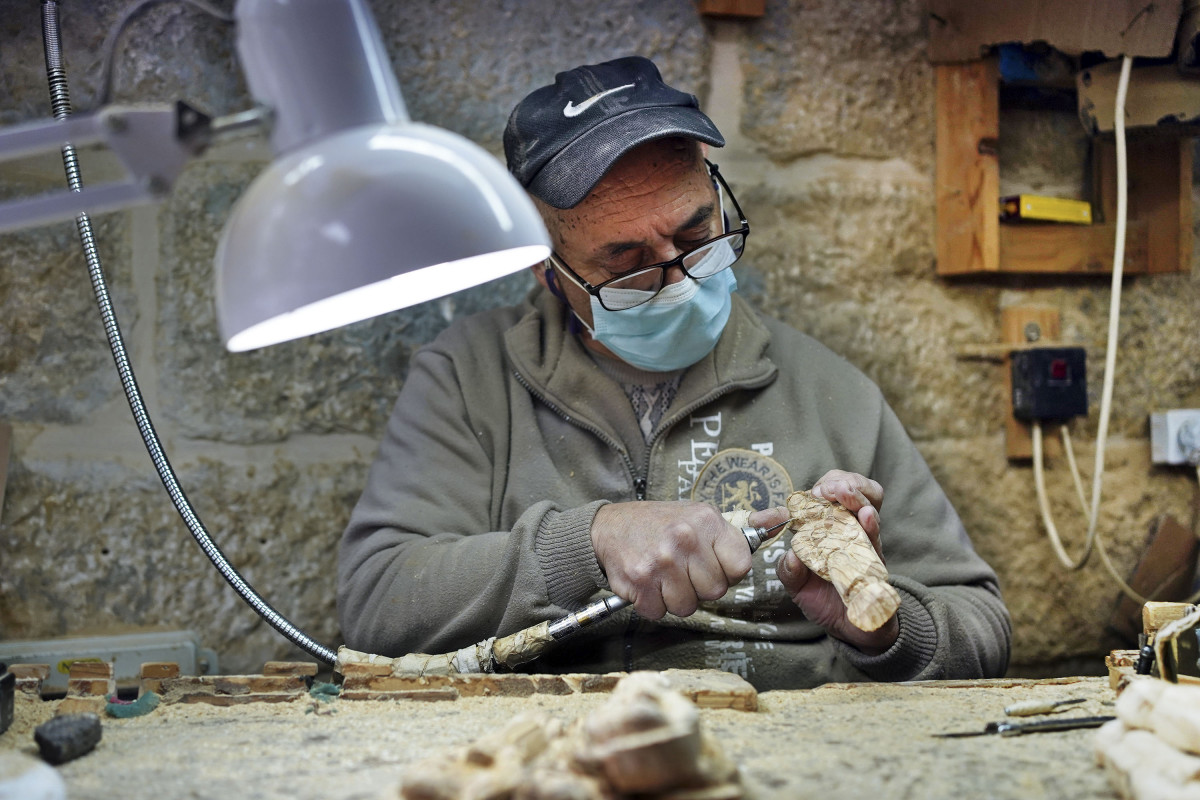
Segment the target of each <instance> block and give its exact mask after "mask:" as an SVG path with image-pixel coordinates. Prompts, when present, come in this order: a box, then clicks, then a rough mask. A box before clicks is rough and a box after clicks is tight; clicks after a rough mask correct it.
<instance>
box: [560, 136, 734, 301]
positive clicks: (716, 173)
mask: <svg viewBox="0 0 1200 800" xmlns="http://www.w3.org/2000/svg"><path fill="white" fill-rule="evenodd" d="M704 163H705V164H707V165H708V174H709V177H712V178H716V179H717V181H718V182H719V183H720V184H721V188H722V189H724V190H725V194H727V195H729V199H730V200H732V201H733V207H734V209H735V210H736V211H737V215H738V219H739V220H740V225H741V227H740V228H738V229H737V230H732V231H726V232H725V233H722V234H721V235H720V236H714V237H713V238H711V239H708V240H706V241H703V242H701V243H700V244H698V245H696V246H695V247H693V248H692V249H691V250H688V251H687V252H684V253H680V254H679V255H677V256H675V258H672V259H671V260H670V261H663V262H662V263H660V264H651V265H650V266H647V267H639V268H637V269H634V270H630V271H629V272H626V273H624V274H622V275H616V276H614V277H612V278H609V279H608V280H606V281H603V282H601V283H599V284H595V285H593V284H591V283H588V282H587V281H585V280H584V279H583V278H582V277H581V276H580V275H579V273H578V272H576V271H575V270H574V269H572V268H571V265H570V264H568V263H567V262H566V261H565V260H564V259H563V258H562V256H560V255H559V254H558V253H555V252H551V253H550V258H551V259H553V260H554V261H555V262H557V263H558V265H559V266H560V267H562V268H563V269H565V270H566V271H567V272H568V273H569V274H570V276H571V277H572V278H573V279H574V280H575V282H576V283H577V284H578V285H579V287H580V288H581V289H583V290H584V291H585V292H587V293H588V294H590V295H591V296H592V297H595V298H596V299H597V300H599V301H600V305H601V306H603V307H604V308H605V309H607V310H608V311H627V310H629V309H631V308H637V307H638V306H640V305H645V304H646V303H648V302H650V301H651V300H653V299H654V298H655V297H656V296H657V295H658V293H659V292H661V291H662V290H663V289H664V288H665V287H666V285H667V271H668V270H670V269H673V268H675V267H679V269H680V271H682V272H683V274H684V275H687V276H688V277H689V278H691V279H692V280H694V281H695V280H704V279H705V278H711V277H712V275H705V276H702V277H699V278H697V277H696V276H694V275H692V274H691V273H690V272H688V271H687V267H685V266H684V265H683V260H684V259H685V258H687V257H688V256H690V255H691V254H692V253H694V252H696V251H697V250H700V249H701V248H704V247H709V246H710V245H712V244H713V242H719V241H721V240H722V239H728V238H730V237H733V236H738V235H740V236H741V237H742V250H743V251H744V250H745V247H746V243H745V239H746V238H748V237H749V236H750V222H749V220H747V219H746V214H745V212H744V211H742V207H741V205H740V204H739V203H738V201H737V198H736V197H734V196H733V190H732V189H730V188H729V184H728V183H726V182H725V178H724V176H722V175H721V171H720V169H718V168H717V165H716V164H714V163H712V162H711V161H709V160H708V159H707V158H706V159H704ZM741 257H742V254H741V253H740V252H739V253H738V256H737V258H736V259H734V261H733V264H736V263H737V261H738V259H740V258H741ZM733 264H730V265H729V266H728V267H725V269H730V268H732V267H733ZM656 269H658V270H662V283H661V284H660V285H659V287H658V289H657V291H655V292H654V294H652V295H651V296H650V297H647V298H646V299H645V300H644V301H642V302H641V303H638V304H637V305H635V306H625V307H623V308H609V307H608V305H607V304H606V303H605V302H604V298H603V297H602V296H601V295H600V290H601V289H603V288H604V287H605V286H608V285H609V284H611V283H615V282H617V281H623V280H628V279H629V278H632V277H635V276H637V275H642V274H644V273H647V272H652V271H653V270H656ZM724 271H725V270H718V272H724ZM716 274H717V272H714V273H713V275H716Z"/></svg>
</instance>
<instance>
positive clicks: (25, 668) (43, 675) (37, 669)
mask: <svg viewBox="0 0 1200 800" xmlns="http://www.w3.org/2000/svg"><path fill="white" fill-rule="evenodd" d="M8 671H9V672H11V673H12V674H13V675H16V676H17V678H18V679H20V678H37V679H38V680H39V681H44V680H46V679H47V678H49V677H50V665H49V664H9V665H8Z"/></svg>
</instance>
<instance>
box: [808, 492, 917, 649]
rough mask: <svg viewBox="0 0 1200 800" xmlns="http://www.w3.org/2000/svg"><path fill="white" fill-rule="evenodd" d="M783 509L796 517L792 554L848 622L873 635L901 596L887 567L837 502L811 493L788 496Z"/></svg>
mask: <svg viewBox="0 0 1200 800" xmlns="http://www.w3.org/2000/svg"><path fill="white" fill-rule="evenodd" d="M787 507H788V513H789V514H791V515H792V517H793V518H794V519H795V521H793V522H792V523H791V525H790V528H791V530H792V532H793V534H792V552H794V553H795V554H796V555H797V556H798V557H799V558H800V560H801V561H803V562H804V563H805V565H807V566H808V568H809V569H811V570H812V571H813V572H815V573H817V575H819V576H821V577H822V578H824V579H825V580H827V581H829V582H830V583H832V584H833V587H834V589H836V590H837V593H838V596H839V597H841V598H842V602H843V603H844V604H845V605H846V617H847V619H849V620H850V624H852V625H854V626H855V627H856V628H858V629H860V630H864V631H873V630H877V629H878V628H879V627H880V626H881V625H883V624H884V623H885V622H887V621H888V620H889V619H891V618H892V615H893V614H895V613H896V609H898V608H899V607H900V595H899V593H898V592H897V591H896V589H895V588H894V587H893V586H892V585H891V584H890V583H888V572H887V568H886V567H885V566H884V565H883V561H882V560H881V559H880V558H879V554H878V553H876V552H875V548H874V547H872V546H871V540H870V539H869V538H868V537H867V533H866V531H864V530H863V529H862V526H861V525H859V524H858V520H857V519H856V518H855V516H854V515H853V514H852V513H850V512H849V511H847V510H846V509H845V508H844V507H842V505H841V504H840V503H835V502H831V501H829V500H825V499H823V498H820V497H816V496H814V495H813V494H811V493H810V492H793V493H792V494H791V496H789V497H788V500H787Z"/></svg>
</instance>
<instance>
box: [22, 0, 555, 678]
mask: <svg viewBox="0 0 1200 800" xmlns="http://www.w3.org/2000/svg"><path fill="white" fill-rule="evenodd" d="M156 1H157V0H143V1H142V2H141V3H140V4H138V5H137V6H135V7H133V9H132V10H131V11H130V12H127V13H126V15H125V17H124V19H123V21H122V22H125V21H128V20H129V19H130V18H131V17H132V15H133V13H136V11H138V10H140V9H141V8H143V7H145V6H146V5H149V4H150V3H151V2H156ZM189 2H193V4H194V5H198V6H202V4H201V3H198V2H195V0H189ZM234 21H235V22H236V24H237V34H238V35H237V50H238V57H239V60H240V61H241V64H242V68H243V71H244V73H245V76H246V81H247V85H248V86H249V89H250V92H251V94H252V95H253V96H254V98H255V100H256V101H257V102H258V103H259V104H260V106H261V107H260V108H258V109H254V110H251V111H250V112H244V113H242V114H236V115H233V116H230V117H225V118H220V119H210V118H208V117H206V116H205V115H203V114H201V113H199V112H198V111H196V110H195V109H192V108H190V107H188V106H186V105H184V104H177V105H176V106H174V107H170V106H150V107H142V106H139V107H136V108H134V107H120V106H109V105H103V106H102V107H100V108H99V109H97V110H96V111H94V112H92V113H89V114H81V115H78V116H69V115H70V101H69V99H68V98H67V97H66V80H65V75H64V74H63V73H62V69H61V61H60V57H59V53H58V29H57V25H58V18H57V4H56V2H54V0H43V25H44V33H45V36H46V57H47V65H48V69H49V73H50V82H51V88H52V97H53V101H54V110H55V117H56V120H53V121H46V122H35V123H29V124H24V125H18V126H12V127H11V128H9V129H6V130H0V161H4V160H9V159H13V158H16V157H19V156H22V155H26V154H31V153H35V152H43V151H46V150H50V149H52V148H61V149H62V151H63V157H64V161H65V162H66V164H67V173H68V178H69V180H70V187H71V188H70V190H69V191H66V192H61V193H57V194H55V193H51V194H49V195H42V196H39V197H35V198H30V199H18V200H14V201H9V202H6V203H0V233H3V232H6V231H11V230H18V229H22V228H28V227H32V226H35V225H39V224H43V223H46V222H51V221H55V220H65V219H70V218H72V217H74V218H75V219H76V222H77V226H78V227H79V230H80V235H81V237H83V239H84V248H85V251H86V252H87V253H88V260H89V268H90V269H91V271H92V278H93V284H94V285H95V286H96V294H97V300H98V302H99V304H100V307H101V312H102V314H103V315H104V317H105V328H106V331H108V334H109V340H110V345H112V347H113V355H114V358H115V359H116V362H117V368H118V371H119V372H120V374H121V379H122V384H123V385H124V388H125V392H126V395H127V397H128V399H129V403H130V407H131V409H132V410H133V413H134V418H135V421H136V422H137V424H138V428H139V430H140V432H141V433H142V438H143V440H144V441H145V443H146V447H147V449H148V450H149V452H150V455H151V458H152V460H153V461H154V464H155V467H156V468H157V470H158V472H159V477H160V478H161V479H162V481H163V484H164V486H165V487H166V489H167V491H168V493H169V494H170V495H171V498H172V501H173V502H174V503H175V505H176V508H177V510H178V511H179V513H180V515H181V516H182V517H183V520H184V522H185V523H186V524H187V526H188V528H189V530H190V531H191V533H192V535H193V537H194V538H195V539H196V541H197V543H198V544H199V545H200V546H201V548H202V549H203V550H204V551H205V554H206V555H208V556H209V558H210V560H212V562H213V564H214V565H215V566H216V567H217V568H218V570H219V571H220V572H221V573H222V574H223V575H224V577H225V578H226V579H227V580H228V581H229V582H230V584H231V585H233V588H234V589H235V590H237V591H238V593H239V594H240V595H241V596H242V598H243V599H244V600H246V601H247V602H248V603H249V604H250V605H251V606H253V607H254V609H255V610H256V611H257V612H258V613H259V614H260V615H261V616H263V618H264V619H266V620H267V622H268V623H270V624H271V625H272V626H273V627H275V628H276V630H278V631H279V632H280V633H282V634H283V635H284V636H285V637H287V638H288V639H290V640H291V641H293V642H294V643H295V644H297V645H298V646H300V647H301V648H302V649H304V650H306V651H308V652H309V653H310V654H312V655H314V656H316V657H317V658H319V659H321V660H323V661H326V662H328V663H332V662H333V661H334V657H335V656H334V653H333V651H332V650H330V649H329V648H326V647H324V646H322V645H320V644H317V643H316V642H313V641H312V640H311V639H309V638H308V637H307V636H305V635H304V634H303V633H302V632H300V631H298V630H297V629H295V628H294V626H292V625H291V623H289V622H288V621H287V620H286V619H284V618H283V617H282V616H280V615H279V614H278V612H276V611H274V609H272V608H271V607H270V606H269V605H267V604H266V603H265V602H263V601H262V599H261V598H259V597H258V595H257V594H255V593H254V591H253V589H252V588H251V587H249V585H248V584H246V583H245V581H244V580H242V578H241V576H240V575H238V574H237V572H236V570H235V569H234V568H233V567H232V566H230V565H229V563H228V561H226V560H225V558H224V555H223V554H222V553H221V551H220V549H219V548H218V547H217V546H216V545H215V544H214V543H213V542H212V540H211V538H209V536H208V533H207V531H205V530H204V527H203V525H202V524H201V523H200V521H199V519H198V518H196V516H195V514H194V512H193V511H192V509H191V507H190V505H189V504H188V501H187V498H186V497H185V496H184V495H183V491H182V489H180V488H179V486H178V483H177V482H176V480H175V476H174V474H173V471H172V470H171V467H170V464H169V462H168V461H167V459H166V456H165V454H164V453H163V452H162V448H161V445H160V444H159V442H158V439H157V436H156V434H155V433H154V429H153V426H152V425H151V424H150V422H149V418H148V416H147V415H146V413H145V409H144V406H143V404H142V400H141V397H140V393H139V392H138V390H137V384H136V381H135V380H134V379H133V375H132V371H131V370H130V368H129V365H128V359H127V358H125V355H124V348H123V344H122V343H121V337H120V332H119V329H118V328H117V326H116V320H115V315H113V313H112V310H111V303H109V302H108V298H107V290H106V288H105V287H104V284H103V276H102V273H101V272H100V270H99V263H98V260H97V258H96V256H95V254H94V250H95V248H94V243H93V242H91V232H90V223H89V222H88V219H87V213H86V212H89V211H90V212H97V211H108V210H114V209H119V208H127V207H130V206H133V205H138V204H145V203H150V202H154V201H155V200H157V199H160V198H162V197H163V196H165V195H166V194H167V193H169V191H170V187H171V185H172V184H173V182H174V180H175V178H176V177H177V176H178V175H179V173H180V172H181V171H182V169H183V167H184V166H185V165H186V163H187V162H188V161H189V160H191V159H192V158H194V157H195V156H196V155H198V154H199V153H200V152H202V151H203V150H204V149H205V147H206V146H207V145H208V144H209V143H210V141H211V140H212V139H213V138H214V137H217V136H219V135H222V134H224V133H225V132H227V131H236V130H240V129H243V128H245V127H250V126H254V125H258V124H262V123H263V122H265V121H269V122H270V123H271V126H272V127H271V145H272V149H273V150H274V151H275V154H276V159H275V161H274V162H273V163H272V164H271V165H270V166H269V167H268V168H267V169H266V171H264V172H263V173H262V174H261V175H259V177H258V178H256V179H255V181H254V182H253V183H252V184H251V185H250V187H249V188H248V189H247V190H246V192H245V193H244V194H243V196H242V197H241V198H240V199H239V200H238V202H237V204H236V205H235V207H234V209H233V211H232V213H231V216H230V219H229V220H228V221H227V223H226V225H225V227H224V230H223V231H222V234H221V239H220V242H219V244H218V247H217V265H216V274H217V278H216V284H217V286H216V305H217V317H218V323H219V326H220V331H221V338H222V341H223V342H224V343H225V346H226V347H227V348H228V349H229V350H231V351H243V350H250V349H254V348H258V347H263V346H266V345H269V344H274V343H277V342H282V341H286V340H289V339H294V338H298V337H301V336H306V335H309V334H313V333H318V332H321V331H326V330H330V329H332V328H336V327H338V326H341V325H346V324H349V323H352V322H356V321H359V320H363V319H367V318H369V317H372V316H375V315H378V314H382V313H385V312H388V311H393V310H396V309H399V308H403V307H406V306H409V305H413V304H416V303H420V302H424V301H426V300H431V299H433V298H436V297H440V296H442V295H446V294H449V293H451V292H455V291H458V290H460V289H465V288H468V287H470V286H474V285H476V284H479V283H483V282H485V281H489V280H492V279H495V278H499V277H502V276H504V275H508V274H511V273H514V272H517V271H518V270H521V269H523V268H525V267H527V266H529V265H531V264H533V263H536V262H537V261H539V260H542V259H544V258H546V257H547V256H548V255H549V253H550V247H549V237H548V235H547V233H546V230H545V227H544V226H543V224H542V221H541V218H540V217H539V216H538V213H537V211H536V209H535V208H534V206H533V203H532V201H531V200H530V199H529V198H528V196H527V195H526V194H525V192H524V190H523V189H521V187H520V186H519V185H518V184H517V182H516V181H515V180H514V179H513V178H512V177H511V176H510V175H509V174H508V172H507V171H506V170H505V169H504V168H503V167H502V166H501V165H500V163H499V162H498V160H497V159H495V158H493V157H492V156H491V155H490V154H489V153H487V152H486V151H484V150H483V149H482V148H480V147H478V146H477V145H475V144H473V143H472V142H470V141H469V140H467V139H465V138H463V137H461V136H458V135H456V134H453V133H450V132H447V131H444V130H440V129H438V128H434V127H431V126H428V125H421V124H417V123H413V122H411V121H410V120H409V118H408V115H407V112H406V110H405V106H404V101H403V98H402V96H401V94H400V89H399V85H398V84H397V81H396V78H395V75H394V74H393V72H392V69H391V67H390V65H389V62H388V58H387V53H386V51H385V49H384V46H383V42H382V39H381V37H380V35H379V31H378V28H377V26H376V24H375V21H374V19H373V18H372V16H371V14H370V11H369V9H368V8H367V6H366V5H365V2H364V1H363V0H238V2H237V5H236V9H235V13H234ZM116 33H119V29H118V30H117V31H115V34H116ZM115 34H114V37H110V40H111V41H113V42H115ZM96 142H99V143H102V144H104V145H107V146H108V147H109V148H110V149H111V150H112V151H113V152H114V153H115V154H116V156H117V157H118V158H119V159H120V161H121V163H122V165H123V166H124V167H125V169H126V171H127V172H128V174H129V176H130V177H129V179H128V180H126V181H124V182H114V183H110V184H106V185H101V186H97V187H87V188H84V187H83V186H82V183H81V182H80V181H79V180H78V169H77V165H76V164H75V156H74V146H75V145H81V144H90V143H96Z"/></svg>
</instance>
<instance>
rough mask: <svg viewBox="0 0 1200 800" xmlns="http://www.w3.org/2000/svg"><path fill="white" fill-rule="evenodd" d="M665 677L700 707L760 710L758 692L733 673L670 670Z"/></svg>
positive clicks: (676, 689)
mask: <svg viewBox="0 0 1200 800" xmlns="http://www.w3.org/2000/svg"><path fill="white" fill-rule="evenodd" d="M663 676H664V677H665V678H666V679H667V682H668V683H669V684H670V686H671V688H672V689H674V690H675V691H677V692H679V693H680V694H682V695H683V696H684V697H686V698H687V699H689V700H691V701H692V702H693V703H695V704H696V705H697V706H699V707H700V708H729V709H734V710H736V711H757V710H758V691H757V690H756V689H755V688H754V687H753V686H752V685H750V683H748V682H747V681H746V680H744V679H742V678H741V677H740V676H738V675H734V674H733V673H732V672H725V671H724V670H719V669H668V670H666V671H664V672H663Z"/></svg>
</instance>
